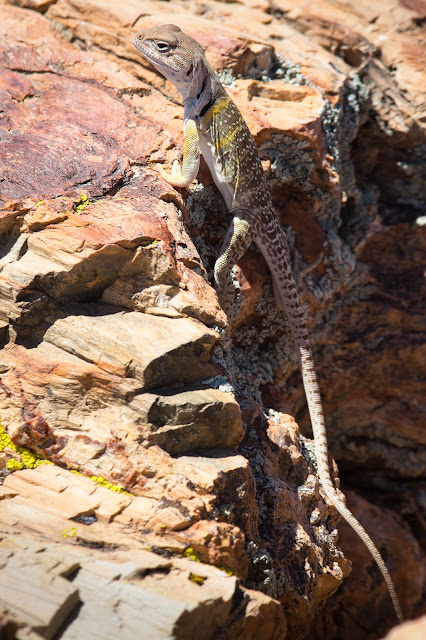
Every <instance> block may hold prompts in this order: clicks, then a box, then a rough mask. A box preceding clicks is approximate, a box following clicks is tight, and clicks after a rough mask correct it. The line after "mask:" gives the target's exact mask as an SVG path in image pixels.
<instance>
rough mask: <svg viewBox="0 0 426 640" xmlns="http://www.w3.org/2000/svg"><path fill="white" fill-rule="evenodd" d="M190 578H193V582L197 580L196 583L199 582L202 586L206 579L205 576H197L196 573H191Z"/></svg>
mask: <svg viewBox="0 0 426 640" xmlns="http://www.w3.org/2000/svg"><path fill="white" fill-rule="evenodd" d="M189 579H190V580H192V582H195V584H199V585H200V586H201V585H203V584H204V583H205V581H206V578H204V577H203V576H197V575H196V574H195V573H190V574H189Z"/></svg>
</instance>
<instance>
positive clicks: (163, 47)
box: [155, 40, 170, 53]
mask: <svg viewBox="0 0 426 640" xmlns="http://www.w3.org/2000/svg"><path fill="white" fill-rule="evenodd" d="M155 46H156V47H157V49H158V51H161V53H164V52H165V51H168V50H169V49H170V45H169V43H168V42H164V40H157V42H156V43H155Z"/></svg>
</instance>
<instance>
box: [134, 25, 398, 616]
mask: <svg viewBox="0 0 426 640" xmlns="http://www.w3.org/2000/svg"><path fill="white" fill-rule="evenodd" d="M133 44H134V46H135V47H136V49H137V50H138V51H139V52H140V53H141V54H142V55H143V56H144V57H145V58H147V59H148V60H149V61H150V62H151V63H152V64H153V66H154V67H155V68H156V69H157V70H158V71H159V72H160V73H161V74H162V75H163V76H165V77H166V78H167V79H168V80H170V81H171V82H172V83H173V84H174V85H175V87H176V88H177V89H178V91H179V92H180V94H181V96H182V101H183V105H184V125H183V126H184V137H185V143H184V150H183V160H182V166H181V167H180V166H179V163H178V162H177V161H176V162H175V163H174V164H173V167H172V172H171V174H170V175H168V174H166V173H165V172H164V171H161V173H162V175H163V176H164V177H165V178H166V179H167V180H168V181H169V182H170V183H171V184H172V185H174V186H177V187H188V186H189V185H190V184H191V182H192V181H193V180H194V179H195V177H196V175H197V173H198V168H199V162H200V153H201V154H202V155H203V157H204V159H205V160H206V163H207V165H208V167H209V169H210V171H211V174H212V176H213V179H214V181H215V183H216V185H217V187H218V189H219V191H220V192H221V194H222V196H223V198H224V200H225V203H226V205H227V207H228V210H229V212H230V214H231V215H232V222H231V225H230V227H229V229H228V232H227V234H226V237H225V240H224V242H223V245H222V248H221V251H220V255H219V257H218V259H217V261H216V263H215V268H214V279H215V286H216V290H217V293H218V295H219V299H220V302H221V304H222V307H223V308H224V310H225V311H227V312H230V309H231V307H232V302H233V299H234V296H235V289H234V284H233V281H232V275H231V270H232V268H233V266H234V265H235V264H236V263H237V262H238V260H239V259H240V258H241V257H242V255H243V254H244V253H245V251H246V250H247V249H248V247H249V246H250V244H251V242H252V241H254V242H255V243H256V244H257V246H258V247H259V249H260V251H261V252H262V254H263V256H264V258H265V260H266V262H267V264H268V267H269V269H270V271H271V273H272V282H273V288H274V295H275V300H276V303H277V306H278V307H279V308H280V309H283V310H284V311H285V312H286V313H287V317H288V319H289V323H290V328H291V332H292V335H293V338H294V341H295V344H296V347H297V351H298V356H299V361H300V365H301V371H302V378H303V385H304V388H305V393H306V399H307V402H308V408H309V414H310V418H311V423H312V430H313V434H314V440H315V454H316V458H317V465H318V475H319V479H320V481H321V484H322V487H323V489H324V491H325V493H326V495H327V497H328V498H329V499H330V500H331V502H332V503H333V505H334V506H335V507H336V509H337V511H338V512H339V513H340V514H341V516H342V517H343V518H344V519H345V520H346V521H347V522H348V523H349V524H350V526H351V527H352V528H353V529H354V531H355V532H356V533H357V534H358V535H359V537H360V538H361V540H362V541H363V542H364V544H365V545H366V547H367V549H368V550H369V551H370V553H371V555H372V556H373V558H374V560H375V561H376V563H377V565H378V567H379V569H380V571H381V572H382V575H383V577H384V579H385V581H386V585H387V588H388V590H389V594H390V596H391V599H392V602H393V606H394V608H395V612H396V615H397V617H398V619H399V620H400V621H402V620H403V616H402V612H401V607H400V604H399V600H398V597H397V595H396V591H395V587H394V584H393V582H392V578H391V576H390V574H389V571H388V569H387V567H386V565H385V563H384V561H383V558H382V556H381V555H380V552H379V550H378V549H377V547H376V545H375V544H374V542H373V541H372V540H371V538H370V536H369V535H368V533H367V532H366V531H365V529H364V528H363V527H362V525H361V524H360V523H359V522H358V520H357V519H356V518H355V516H354V515H353V514H352V513H351V511H350V510H349V509H348V508H347V507H346V505H345V503H344V501H343V500H342V499H341V498H340V496H339V495H338V493H337V491H336V489H335V487H334V485H333V482H332V480H331V476H330V470H329V465H328V450H327V437H326V429H325V424H324V417H323V411H322V404H321V397H320V392H319V387H318V382H317V377H316V374H315V369H314V362H313V357H312V352H311V347H310V344H309V337H308V333H307V329H306V324H305V320H304V315H303V310H302V307H301V304H300V301H299V295H298V292H297V287H296V283H295V281H294V277H293V273H292V269H291V266H290V260H289V253H288V248H287V242H286V238H285V234H284V232H283V231H282V229H281V227H280V224H279V221H278V218H277V215H276V213H275V211H274V208H273V205H272V200H271V196H270V192H269V188H268V185H267V183H266V178H265V174H264V171H263V168H262V165H261V162H260V159H259V156H258V153H257V147H256V143H255V141H254V138H253V136H252V135H251V133H250V131H249V129H248V127H247V125H246V123H245V121H244V119H243V117H242V115H241V113H240V112H239V110H238V108H237V107H236V105H235V104H234V103H233V101H232V100H231V98H230V97H229V95H228V94H227V93H226V91H225V89H224V88H223V86H222V85H221V83H220V82H219V80H218V78H217V77H216V75H215V73H214V72H213V70H212V69H211V67H210V65H209V63H208V62H207V59H206V57H205V54H204V51H203V48H202V47H201V45H200V44H199V43H198V42H197V41H196V40H194V39H193V38H191V37H190V36H188V35H186V34H184V33H183V32H182V31H181V29H180V28H179V27H177V26H176V25H171V24H167V25H160V26H157V27H153V28H151V29H147V30H145V31H138V32H137V33H136V34H135V36H134V37H133Z"/></svg>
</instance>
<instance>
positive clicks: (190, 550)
mask: <svg viewBox="0 0 426 640" xmlns="http://www.w3.org/2000/svg"><path fill="white" fill-rule="evenodd" d="M183 555H184V556H185V558H189V559H190V560H193V561H194V562H201V560H200V558H199V557H198V556H197V555H196V554H195V551H194V549H193V548H192V547H188V548H187V549H185V551H184V552H183Z"/></svg>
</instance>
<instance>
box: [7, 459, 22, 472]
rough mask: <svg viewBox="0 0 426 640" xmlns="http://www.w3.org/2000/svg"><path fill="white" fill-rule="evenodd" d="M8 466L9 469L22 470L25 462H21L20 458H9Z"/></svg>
mask: <svg viewBox="0 0 426 640" xmlns="http://www.w3.org/2000/svg"><path fill="white" fill-rule="evenodd" d="M6 467H7V468H8V469H9V471H20V470H21V469H23V468H24V464H23V463H22V462H19V460H15V458H9V460H8V461H7V462H6Z"/></svg>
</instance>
